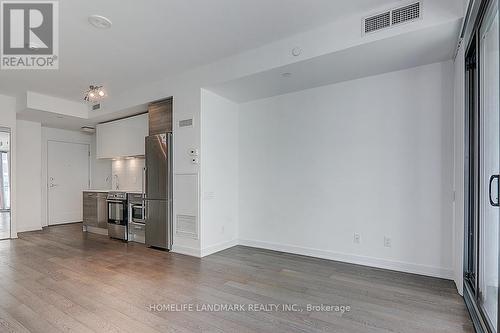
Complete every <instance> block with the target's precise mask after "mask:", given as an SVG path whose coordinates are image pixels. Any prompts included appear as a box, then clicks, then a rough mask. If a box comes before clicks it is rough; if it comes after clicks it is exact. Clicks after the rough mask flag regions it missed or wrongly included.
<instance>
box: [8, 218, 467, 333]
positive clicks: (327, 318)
mask: <svg viewBox="0 0 500 333" xmlns="http://www.w3.org/2000/svg"><path fill="white" fill-rule="evenodd" d="M190 304H192V305H191V306H192V307H193V308H189V306H190ZM223 304H225V305H226V306H227V305H228V304H229V305H231V304H232V306H233V309H232V310H234V311H232V312H226V311H219V312H217V311H209V310H217V308H216V307H217V306H222V305H223ZM234 304H236V305H238V306H240V308H236V306H235V305H234ZM283 304H286V306H288V307H289V308H288V309H287V310H288V311H283V308H282V306H284V305H283ZM307 304H312V305H317V306H319V305H321V304H324V305H345V306H349V307H350V311H344V312H343V313H342V312H335V311H333V312H332V311H326V310H336V309H335V308H332V309H325V308H323V309H321V308H315V309H313V310H314V311H308V310H311V309H307ZM152 305H157V306H156V307H152ZM264 305H265V306H266V307H267V308H263V307H261V306H264ZM182 306H184V307H185V308H184V309H183V308H182ZM210 306H211V307H213V308H212V309H209V307H210ZM273 306H279V307H280V308H279V311H275V310H276V308H274V307H273ZM168 307H170V308H168ZM168 310H170V311H168ZM197 310H204V311H200V312H197ZM250 310H260V311H250ZM322 310H323V311H322ZM28 331H29V332H50V333H54V332H133V333H137V332H139V333H143V332H273V333H279V332H286V333H290V332H349V333H357V332H415V333H417V332H418V333H423V332H424V333H425V332H432V333H434V332H436V333H438V332H450V333H458V332H473V329H472V324H471V321H470V319H469V316H468V314H467V312H466V309H465V306H464V303H463V300H462V299H461V298H460V297H459V295H458V294H457V292H456V290H455V287H454V285H453V283H452V282H451V281H446V280H441V279H435V278H429V277H423V276H416V275H411V274H404V273H398V272H391V271H385V270H380V269H373V268H367V267H361V266H356V265H350V264H344V263H339V262H333V261H327V260H320V259H315V258H308V257H302V256H296V255H291V254H285V253H280V252H273V251H267V250H260V249H254V248H248V247H242V246H237V247H233V248H231V249H228V250H225V251H222V252H219V253H217V254H214V255H211V256H208V257H206V258H203V259H197V258H193V257H188V256H184V255H180V254H175V253H166V252H161V251H156V250H152V249H148V248H146V247H145V246H143V245H141V244H134V243H129V244H125V243H122V242H119V241H114V240H110V239H108V238H107V237H105V236H100V235H95V234H84V233H82V231H81V224H74V225H63V226H56V227H50V228H46V229H44V230H43V231H40V232H31V233H24V234H20V235H19V239H16V240H5V241H0V332H28Z"/></svg>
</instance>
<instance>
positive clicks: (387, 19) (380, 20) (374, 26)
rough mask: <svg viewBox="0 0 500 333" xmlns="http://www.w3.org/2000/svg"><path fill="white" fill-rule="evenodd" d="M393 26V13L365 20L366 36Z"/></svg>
mask: <svg viewBox="0 0 500 333" xmlns="http://www.w3.org/2000/svg"><path fill="white" fill-rule="evenodd" d="M390 26H391V12H386V13H382V14H378V15H375V16H370V17H367V18H365V34H367V33H369V32H374V31H377V30H380V29H384V28H387V27H390Z"/></svg>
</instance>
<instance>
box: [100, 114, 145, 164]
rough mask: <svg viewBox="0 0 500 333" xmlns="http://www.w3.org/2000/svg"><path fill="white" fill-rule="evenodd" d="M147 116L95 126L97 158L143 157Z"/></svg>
mask: <svg viewBox="0 0 500 333" xmlns="http://www.w3.org/2000/svg"><path fill="white" fill-rule="evenodd" d="M148 132H149V128H148V114H147V113H145V114H141V115H138V116H134V117H130V118H125V119H120V120H116V121H111V122H109V123H104V124H99V125H97V129H96V135H97V147H96V152H97V158H120V157H128V156H144V155H145V148H144V140H145V138H146V136H148Z"/></svg>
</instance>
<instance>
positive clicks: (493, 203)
mask: <svg viewBox="0 0 500 333" xmlns="http://www.w3.org/2000/svg"><path fill="white" fill-rule="evenodd" d="M499 177H500V175H492V176H491V177H490V183H489V185H488V192H489V193H488V196H489V198H490V205H492V206H494V207H498V206H500V202H499V200H498V181H499V179H500V178H499ZM495 179H496V180H497V190H496V193H497V198H496V202H494V201H493V198H492V197H491V187H492V184H493V181H494V180H495Z"/></svg>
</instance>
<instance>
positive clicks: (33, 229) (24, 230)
mask: <svg viewBox="0 0 500 333" xmlns="http://www.w3.org/2000/svg"><path fill="white" fill-rule="evenodd" d="M41 230H42V228H40V226H36V227H32V228H24V229H21V230H17V232H16V237H12V238H17V234H18V233H22V232H31V231H41Z"/></svg>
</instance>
